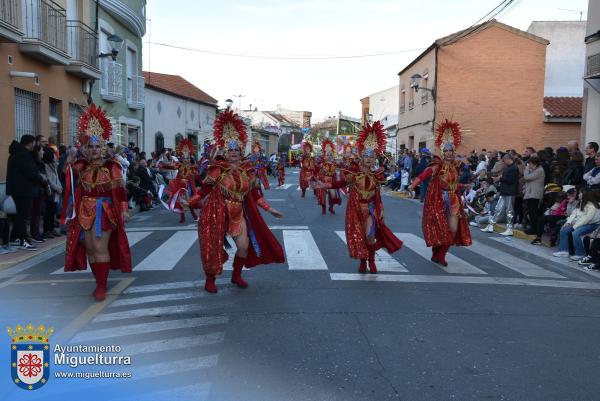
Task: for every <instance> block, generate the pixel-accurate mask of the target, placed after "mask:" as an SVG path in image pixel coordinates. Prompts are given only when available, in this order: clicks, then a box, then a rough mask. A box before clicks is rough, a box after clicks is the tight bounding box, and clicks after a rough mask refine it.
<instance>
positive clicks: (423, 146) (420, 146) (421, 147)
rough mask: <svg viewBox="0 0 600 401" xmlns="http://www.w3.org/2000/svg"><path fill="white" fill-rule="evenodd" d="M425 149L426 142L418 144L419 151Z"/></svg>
mask: <svg viewBox="0 0 600 401" xmlns="http://www.w3.org/2000/svg"><path fill="white" fill-rule="evenodd" d="M426 147H427V142H419V150H421V149H423V148H426Z"/></svg>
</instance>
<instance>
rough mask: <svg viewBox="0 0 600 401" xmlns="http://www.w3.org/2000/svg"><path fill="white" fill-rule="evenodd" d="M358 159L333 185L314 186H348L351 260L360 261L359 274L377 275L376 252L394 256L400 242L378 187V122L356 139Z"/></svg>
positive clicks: (381, 140) (381, 139)
mask: <svg viewBox="0 0 600 401" xmlns="http://www.w3.org/2000/svg"><path fill="white" fill-rule="evenodd" d="M356 142H357V145H358V152H359V155H360V158H359V159H358V160H357V162H356V163H355V164H352V165H351V166H350V168H348V169H345V170H344V171H343V173H344V174H343V178H342V179H340V180H336V181H334V182H333V183H331V184H329V183H322V182H318V183H317V185H316V186H317V187H321V186H323V187H325V188H341V187H348V205H347V206H346V224H345V230H346V243H347V245H348V252H349V254H350V257H351V258H353V259H360V266H359V268H358V272H359V273H366V271H367V260H368V261H369V272H370V273H373V274H375V273H377V266H376V264H375V252H376V251H377V250H378V249H381V248H385V249H386V250H387V251H388V252H389V253H394V252H396V251H397V250H399V249H400V248H401V247H402V241H401V240H400V239H398V238H397V237H396V236H395V235H394V234H393V233H392V231H391V230H390V229H389V228H388V227H387V226H386V225H385V221H384V215H383V202H382V200H381V192H380V187H381V185H382V184H385V176H384V174H383V169H382V168H379V169H375V163H376V160H377V156H379V155H382V154H383V152H384V151H385V142H386V136H385V130H384V128H383V125H381V123H380V122H379V121H376V122H375V123H373V125H369V124H367V125H366V126H364V127H363V129H362V131H361V132H360V133H359V134H358V138H357V140H356Z"/></svg>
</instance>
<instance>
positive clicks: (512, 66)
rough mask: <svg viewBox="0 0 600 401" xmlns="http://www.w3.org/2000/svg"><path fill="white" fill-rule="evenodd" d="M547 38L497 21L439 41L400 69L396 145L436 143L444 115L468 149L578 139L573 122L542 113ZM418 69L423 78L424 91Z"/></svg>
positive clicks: (430, 145) (513, 146)
mask: <svg viewBox="0 0 600 401" xmlns="http://www.w3.org/2000/svg"><path fill="white" fill-rule="evenodd" d="M548 44H549V42H548V40H546V39H544V38H541V37H539V36H535V35H533V34H530V33H527V32H524V31H521V30H519V29H516V28H513V27H511V26H508V25H505V24H502V23H500V22H498V21H495V20H492V21H490V22H488V23H485V24H482V25H479V26H477V27H475V29H468V30H465V31H460V32H457V33H454V34H452V35H449V36H446V37H444V38H441V39H438V40H436V41H435V42H434V43H433V44H432V45H431V46H430V47H429V48H428V49H426V50H425V51H424V52H423V53H422V54H421V55H420V56H418V57H417V58H416V59H415V60H413V61H412V62H411V63H410V64H409V65H408V66H407V67H406V68H404V69H403V70H402V71H401V72H400V73H399V74H398V75H399V77H400V107H399V123H398V128H399V131H398V147H399V148H404V147H405V148H409V149H417V148H420V147H423V146H427V147H433V142H434V139H433V131H434V127H435V125H436V124H437V123H438V122H439V121H441V120H443V119H444V118H451V119H454V120H456V121H458V122H460V124H461V126H462V129H463V133H464V136H463V146H462V148H461V150H462V152H464V153H466V152H470V151H471V150H473V149H475V150H481V149H482V148H487V149H489V148H497V149H507V148H512V149H517V150H518V151H521V150H523V149H524V147H525V146H528V145H531V146H534V147H543V146H553V147H556V146H559V145H564V144H565V143H566V142H567V141H568V140H570V139H577V138H578V137H579V124H578V123H577V122H576V121H575V120H572V119H567V120H566V121H562V120H561V121H562V122H563V123H561V124H557V123H556V119H552V118H548V115H547V114H546V115H545V114H544V79H545V65H546V46H547V45H548ZM415 74H419V75H420V76H421V77H422V79H421V80H420V83H419V85H418V86H417V88H419V90H418V91H415V86H416V85H415V80H413V78H412V77H413V76H414V75H415ZM423 88H426V89H428V90H426V89H423Z"/></svg>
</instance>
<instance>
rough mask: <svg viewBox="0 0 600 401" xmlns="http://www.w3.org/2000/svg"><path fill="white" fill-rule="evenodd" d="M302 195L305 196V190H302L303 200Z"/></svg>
mask: <svg viewBox="0 0 600 401" xmlns="http://www.w3.org/2000/svg"><path fill="white" fill-rule="evenodd" d="M304 195H306V189H305V188H302V197H303V198H304Z"/></svg>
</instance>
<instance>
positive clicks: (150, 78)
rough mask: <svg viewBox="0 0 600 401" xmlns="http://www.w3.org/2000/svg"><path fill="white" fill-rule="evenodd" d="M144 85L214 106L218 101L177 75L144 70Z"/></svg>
mask: <svg viewBox="0 0 600 401" xmlns="http://www.w3.org/2000/svg"><path fill="white" fill-rule="evenodd" d="M144 79H145V80H146V83H145V85H146V87H148V88H153V89H158V90H160V91H163V92H167V93H170V94H173V95H175V96H179V97H183V98H186V99H189V100H192V101H196V102H200V103H205V104H210V105H213V106H216V105H217V103H218V101H217V99H215V98H213V97H212V96H210V95H208V94H207V93H206V92H204V91H203V90H202V89H200V88H197V87H195V86H194V85H192V84H191V83H190V82H188V81H186V80H185V79H183V78H182V77H180V76H179V75H169V74H159V73H157V72H148V71H144Z"/></svg>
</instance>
